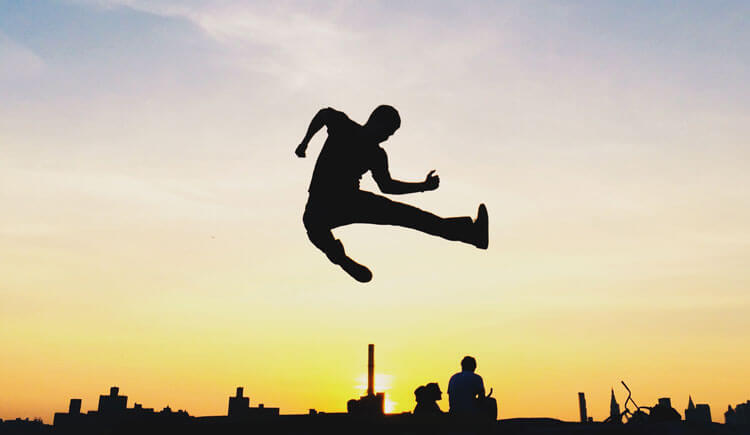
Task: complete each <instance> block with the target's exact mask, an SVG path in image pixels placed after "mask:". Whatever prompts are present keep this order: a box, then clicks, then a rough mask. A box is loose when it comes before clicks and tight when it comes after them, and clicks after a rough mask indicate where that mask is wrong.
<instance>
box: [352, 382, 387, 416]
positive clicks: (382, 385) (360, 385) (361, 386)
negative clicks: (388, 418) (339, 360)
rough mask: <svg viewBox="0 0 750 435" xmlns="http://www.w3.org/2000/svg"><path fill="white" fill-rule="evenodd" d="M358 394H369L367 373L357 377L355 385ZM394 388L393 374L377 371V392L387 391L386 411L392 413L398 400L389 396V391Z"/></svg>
mask: <svg viewBox="0 0 750 435" xmlns="http://www.w3.org/2000/svg"><path fill="white" fill-rule="evenodd" d="M354 388H356V389H357V392H358V394H361V395H364V394H367V374H364V375H361V376H359V377H358V378H357V385H355V386H354ZM391 388H393V376H391V375H383V374H378V373H375V392H376V393H381V392H382V393H386V395H385V404H384V406H385V412H386V413H391V412H393V411H394V410H395V409H396V404H397V403H396V402H394V401H392V400H390V399H389V398H388V394H387V391H388V390H390V389H391Z"/></svg>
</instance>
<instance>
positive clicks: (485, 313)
mask: <svg viewBox="0 0 750 435" xmlns="http://www.w3.org/2000/svg"><path fill="white" fill-rule="evenodd" d="M749 18H750V5H749V4H748V3H747V2H741V1H736V2H732V1H711V2H709V1H705V2H692V1H681V2H658V1H657V2H654V1H630V2H617V1H610V2H605V1H570V2H547V1H517V2H464V1H456V2H426V1H425V2H408V4H404V2H397V1H391V2H355V1H341V2H328V3H322V2H314V1H311V2H262V3H261V2H258V3H251V2H239V1H233V0H225V1H214V2H207V1H197V0H195V1H190V0H186V1H178V0H163V1H158V2H154V1H147V0H98V1H97V0H90V1H84V0H82V1H47V0H38V1H20V0H15V1H13V0H0V204H2V212H1V213H0V348H1V349H2V350H1V351H0V352H1V356H0V373H2V376H0V418H15V417H35V416H38V417H42V418H44V419H45V421H48V422H51V417H52V414H53V412H55V411H62V410H64V409H67V402H68V399H69V398H70V397H79V398H82V399H83V408H84V409H94V408H95V407H96V400H97V396H98V395H99V394H104V393H105V392H106V391H108V387H109V386H110V385H118V386H120V388H121V391H122V392H123V393H124V394H126V395H128V396H130V398H131V400H130V402H129V404H130V406H132V404H133V402H134V401H138V402H140V403H143V404H144V406H149V407H156V408H157V409H160V408H161V407H163V406H166V405H167V404H169V405H170V406H171V407H172V408H175V409H176V408H185V409H187V410H189V411H190V412H191V413H192V414H194V415H210V414H213V415H218V414H224V413H226V405H227V397H228V396H229V395H230V394H232V393H233V391H234V388H235V387H236V386H238V385H244V386H245V391H246V392H247V393H248V394H249V396H250V399H251V404H253V405H255V404H257V403H258V402H263V403H265V404H266V405H267V406H278V407H280V408H281V412H282V413H295V412H306V411H307V409H308V408H317V409H319V410H324V411H341V410H344V409H345V406H346V401H347V400H348V399H350V398H353V397H357V396H358V395H359V394H361V393H362V390H361V386H362V376H363V375H364V374H365V371H366V349H367V343H375V344H376V367H377V372H378V373H379V374H381V375H383V376H382V379H383V381H382V384H383V387H384V388H387V390H386V391H387V395H388V397H389V400H390V401H391V402H393V409H395V410H396V411H407V410H411V409H412V408H413V406H414V396H413V391H414V389H415V388H416V387H417V386H419V385H422V384H425V383H427V382H432V381H436V382H439V384H440V386H441V387H442V388H443V389H445V388H447V383H448V378H449V377H450V375H451V374H453V373H454V372H455V371H457V370H458V368H459V361H460V359H461V357H463V356H464V355H466V354H470V355H473V356H475V357H476V358H477V360H478V373H480V374H481V375H482V376H483V377H484V380H485V384H486V386H487V387H488V388H489V387H493V388H494V390H495V396H496V397H497V398H498V401H499V407H500V417H501V418H509V417H529V416H546V417H557V418H563V419H570V420H574V419H576V418H577V413H578V409H577V406H578V404H577V393H578V392H579V391H584V392H586V394H587V398H588V403H589V412H590V415H593V416H594V417H595V418H596V419H602V418H604V417H605V416H606V415H607V414H608V410H609V408H608V405H609V392H610V388H611V387H613V386H614V387H615V388H617V385H618V384H619V381H620V379H624V380H626V382H628V383H629V385H630V386H631V389H632V390H633V392H634V394H635V398H636V400H637V401H638V402H639V403H642V404H653V403H655V402H656V400H657V398H658V397H662V396H670V397H672V400H673V403H674V404H675V407H676V408H677V409H678V410H679V411H680V412H681V413H682V412H683V410H684V408H685V406H686V405H687V400H688V394H692V395H693V398H694V399H695V400H696V401H697V402H701V403H703V402H707V403H710V404H711V405H712V407H713V415H714V419H715V420H718V421H723V417H722V415H721V414H722V413H723V411H724V410H725V409H726V406H727V405H728V404H730V403H731V404H736V403H739V402H744V401H745V400H747V399H749V398H750V377H749V376H750V375H748V372H747V367H748V366H750V347H749V346H747V343H748V338H750V337H749V334H750V332H748V331H750V316H748V308H750V292H748V289H749V288H750V194H749V193H748V186H750V170H749V169H750V86H749V85H748V81H747V79H748V77H750V23H749V22H748V21H750V20H749ZM383 103H386V104H392V105H394V106H396V107H397V108H398V109H399V111H400V112H401V116H402V120H403V122H402V127H401V129H400V130H399V131H398V132H397V133H396V134H395V135H394V136H393V137H392V138H391V139H390V140H389V141H388V142H386V143H385V147H386V149H387V150H388V152H389V155H390V163H391V172H392V174H393V175H394V176H395V177H397V178H401V179H405V180H415V181H416V180H421V179H423V178H424V176H425V174H426V173H427V172H428V171H429V170H430V169H433V168H434V169H437V170H438V173H439V174H440V176H441V182H442V184H441V186H440V189H439V190H437V191H436V192H429V193H423V194H414V195H407V196H403V197H401V199H402V200H404V201H407V202H410V203H413V204H415V205H418V206H420V207H424V208H426V209H429V210H431V211H434V212H436V213H438V214H441V215H446V216H447V215H465V214H474V213H475V210H476V207H477V205H478V204H479V203H480V202H485V203H487V205H488V208H489V211H490V249H489V250H488V251H479V250H476V249H474V248H471V247H467V246H465V245H458V244H455V243H449V242H446V241H444V240H441V239H437V238H431V237H428V236H425V235H423V234H419V233H415V232H412V231H409V230H403V229H395V228H381V227H374V226H353V227H348V228H343V229H340V230H338V231H337V235H338V236H340V237H341V238H342V240H343V241H344V243H345V245H346V247H347V250H348V252H349V253H350V254H351V255H352V256H353V257H354V258H355V259H357V260H359V261H361V262H363V263H364V264H366V265H368V266H370V267H371V268H372V270H373V272H374V275H375V277H374V281H373V282H372V283H370V284H367V285H361V284H358V283H356V282H355V281H353V280H352V279H351V278H349V277H348V276H347V275H346V274H345V273H343V272H342V271H341V270H339V269H337V268H336V267H335V266H333V265H331V264H330V263H329V262H328V260H327V259H326V258H325V256H324V255H323V254H321V253H320V252H318V251H317V250H316V249H315V248H314V247H313V246H312V245H311V244H310V243H309V242H308V240H307V237H306V234H305V231H304V228H303V226H302V222H301V216H302V210H303V206H304V203H305V199H306V189H307V183H308V182H309V177H310V174H311V172H312V166H313V164H314V158H315V157H316V156H317V151H318V150H319V148H320V145H321V144H322V141H323V139H324V137H325V134H324V133H325V131H322V132H321V133H320V134H319V136H317V137H316V138H315V140H314V141H313V142H312V143H311V146H310V151H309V153H308V158H307V159H297V158H296V157H295V156H294V155H293V150H294V148H295V147H296V145H297V144H298V143H299V141H300V139H301V138H302V136H303V134H304V131H305V129H306V127H307V124H308V122H309V120H310V118H311V117H312V116H313V115H314V114H315V112H316V111H317V110H318V109H320V108H322V107H326V106H332V107H335V108H337V109H339V110H342V111H344V112H346V113H348V114H349V116H350V117H351V118H352V119H354V120H357V121H360V122H363V121H365V120H366V118H367V116H368V115H369V113H370V111H371V110H372V109H373V108H374V107H375V106H377V105H379V104H383ZM363 186H364V187H365V188H368V189H375V186H374V183H373V182H372V180H371V179H370V178H369V175H368V176H365V179H364V182H363ZM616 392H617V393H618V395H619V397H620V399H621V401H622V400H623V399H624V394H623V390H622V388H617V389H616ZM440 405H441V406H442V408H443V409H447V400H445V399H444V400H443V401H442V402H440Z"/></svg>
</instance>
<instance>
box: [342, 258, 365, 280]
mask: <svg viewBox="0 0 750 435" xmlns="http://www.w3.org/2000/svg"><path fill="white" fill-rule="evenodd" d="M339 266H341V268H342V269H344V271H345V272H346V273H348V274H349V275H351V277H352V278H354V279H356V280H357V281H359V282H370V281H371V280H372V272H370V269H368V268H367V267H365V266H363V265H361V264H359V263H357V262H356V261H354V260H352V259H351V258H349V257H346V258H344V259H343V260H342V261H341V262H340V263H339Z"/></svg>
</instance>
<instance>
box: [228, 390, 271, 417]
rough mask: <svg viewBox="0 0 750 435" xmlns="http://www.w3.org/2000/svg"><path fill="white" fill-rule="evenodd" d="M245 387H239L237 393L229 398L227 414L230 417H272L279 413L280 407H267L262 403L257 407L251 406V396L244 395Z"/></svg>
mask: <svg viewBox="0 0 750 435" xmlns="http://www.w3.org/2000/svg"><path fill="white" fill-rule="evenodd" d="M243 393H244V388H243V387H237V393H236V395H235V396H234V397H230V398H229V409H228V410H227V416H228V417H230V418H270V417H277V416H278V415H279V408H266V407H265V406H264V405H263V404H262V403H261V404H258V406H257V407H256V408H251V407H250V398H249V397H244V396H243Z"/></svg>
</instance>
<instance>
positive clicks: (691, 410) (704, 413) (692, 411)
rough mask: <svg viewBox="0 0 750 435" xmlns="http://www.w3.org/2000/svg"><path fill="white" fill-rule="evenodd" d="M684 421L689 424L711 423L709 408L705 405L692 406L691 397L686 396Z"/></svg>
mask: <svg viewBox="0 0 750 435" xmlns="http://www.w3.org/2000/svg"><path fill="white" fill-rule="evenodd" d="M685 421H687V422H690V423H711V408H710V407H709V406H708V405H707V404H705V403H699V404H698V405H695V404H693V397H692V396H688V407H687V408H686V409H685Z"/></svg>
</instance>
